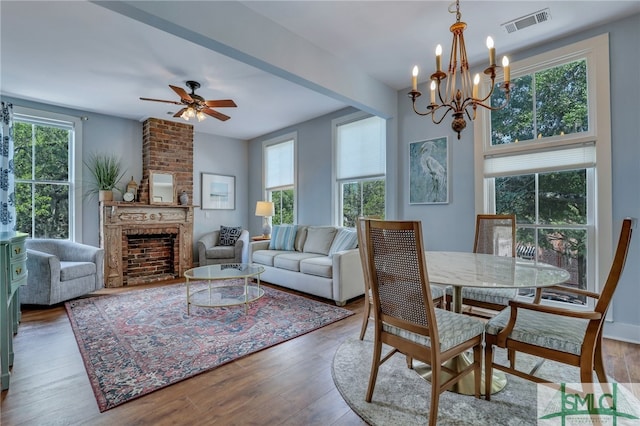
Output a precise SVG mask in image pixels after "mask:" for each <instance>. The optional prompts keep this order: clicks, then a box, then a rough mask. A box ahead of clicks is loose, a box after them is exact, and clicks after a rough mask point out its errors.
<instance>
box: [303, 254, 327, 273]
mask: <svg viewBox="0 0 640 426" xmlns="http://www.w3.org/2000/svg"><path fill="white" fill-rule="evenodd" d="M300 272H302V273H303V274H309V275H317V276H319V277H325V278H331V277H332V276H333V261H332V260H331V258H330V257H328V256H318V257H312V258H310V259H304V260H301V261H300Z"/></svg>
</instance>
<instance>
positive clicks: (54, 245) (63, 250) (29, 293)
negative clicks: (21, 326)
mask: <svg viewBox="0 0 640 426" xmlns="http://www.w3.org/2000/svg"><path fill="white" fill-rule="evenodd" d="M26 247H27V270H28V278H27V285H26V286H24V287H22V288H21V289H20V303H21V304H31V305H55V304H56V303H60V302H64V301H66V300H70V299H73V298H76V297H79V296H84V295H85V294H88V293H91V292H94V291H96V290H99V289H101V288H103V287H104V250H103V249H101V248H98V247H94V246H90V245H86V244H80V243H76V242H73V241H68V240H55V239H37V238H36V239H27V241H26Z"/></svg>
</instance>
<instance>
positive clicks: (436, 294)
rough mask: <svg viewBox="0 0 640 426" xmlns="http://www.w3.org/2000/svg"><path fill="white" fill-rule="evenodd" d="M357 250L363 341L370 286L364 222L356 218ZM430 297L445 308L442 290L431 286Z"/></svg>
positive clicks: (367, 317)
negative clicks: (360, 268)
mask: <svg viewBox="0 0 640 426" xmlns="http://www.w3.org/2000/svg"><path fill="white" fill-rule="evenodd" d="M357 226H358V248H359V250H360V261H361V262H362V272H363V275H364V312H363V314H362V327H361V328H360V340H363V339H364V335H365V334H366V333H367V326H368V325H369V319H370V318H371V306H372V303H373V301H372V299H371V286H370V285H369V278H368V274H369V266H368V265H367V264H366V254H365V252H364V248H365V247H366V244H367V242H366V239H367V236H366V234H365V232H364V220H363V218H358V223H357ZM431 297H432V298H433V302H434V303H435V305H436V306H437V307H439V308H443V307H444V306H445V303H446V301H445V292H444V289H443V288H442V287H440V286H437V285H432V286H431Z"/></svg>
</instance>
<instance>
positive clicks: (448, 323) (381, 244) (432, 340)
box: [358, 219, 484, 426]
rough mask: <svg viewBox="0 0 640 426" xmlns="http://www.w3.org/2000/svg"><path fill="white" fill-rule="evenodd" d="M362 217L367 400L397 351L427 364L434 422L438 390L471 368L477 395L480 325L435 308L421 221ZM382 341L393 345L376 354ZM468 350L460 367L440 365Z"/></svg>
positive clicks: (470, 371) (360, 227)
mask: <svg viewBox="0 0 640 426" xmlns="http://www.w3.org/2000/svg"><path fill="white" fill-rule="evenodd" d="M363 222H364V225H362V226H359V227H358V231H359V232H361V233H364V238H363V239H362V241H363V242H364V243H365V247H364V250H363V253H364V256H365V259H366V260H365V262H364V265H365V266H366V267H368V271H369V272H368V278H369V284H370V286H371V299H372V302H373V317H374V330H375V337H374V348H373V361H372V364H371V374H370V376H369V385H368V388H367V394H366V397H365V400H366V401H367V402H371V400H372V397H373V391H374V388H375V384H376V378H377V376H378V368H379V367H380V365H381V364H383V363H384V362H385V361H387V360H388V359H389V358H390V357H391V356H392V355H393V354H395V353H398V352H399V353H401V354H404V355H405V357H406V359H407V366H408V367H409V368H411V366H412V364H413V359H416V360H418V361H421V362H424V363H426V364H429V365H430V366H431V369H432V376H431V401H430V408H429V425H431V426H435V424H436V421H437V416H438V402H439V399H440V394H441V393H442V392H444V391H445V390H447V389H448V388H449V387H451V386H452V385H453V384H454V383H456V382H458V381H459V380H460V379H461V378H462V377H463V376H465V375H466V374H469V373H472V372H474V373H475V383H474V384H475V396H476V398H479V397H480V375H481V361H480V359H481V356H482V349H481V348H482V334H483V329H484V325H483V323H482V322H481V321H479V320H477V319H475V318H472V317H469V316H466V315H461V314H457V313H454V312H450V311H447V310H444V309H437V308H435V306H434V302H433V297H432V294H431V288H430V286H429V278H428V276H427V265H426V261H425V255H424V248H423V244H422V227H421V224H420V222H415V221H376V220H369V219H364V220H363ZM383 343H384V344H386V345H388V346H391V348H392V349H391V350H390V352H389V353H388V354H386V355H385V356H384V358H381V353H382V344H383ZM470 349H473V358H474V361H473V363H472V364H471V365H469V366H468V367H466V368H464V369H463V370H462V371H460V372H455V371H452V370H450V369H449V368H447V367H444V366H443V365H442V364H443V363H444V362H445V361H447V360H449V359H451V358H453V357H455V356H457V355H460V354H462V353H463V352H465V351H467V350H470ZM445 372H446V373H448V374H449V375H451V377H450V378H449V379H446V380H445V378H444V377H443V374H442V373H445ZM441 381H442V383H441ZM425 383H427V382H425Z"/></svg>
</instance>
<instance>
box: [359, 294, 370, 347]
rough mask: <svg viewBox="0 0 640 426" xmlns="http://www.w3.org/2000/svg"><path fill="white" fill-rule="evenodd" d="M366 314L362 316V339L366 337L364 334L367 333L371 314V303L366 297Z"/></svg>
mask: <svg viewBox="0 0 640 426" xmlns="http://www.w3.org/2000/svg"><path fill="white" fill-rule="evenodd" d="M364 303H365V306H364V314H363V315H364V316H363V317H362V328H361V329H360V340H363V339H364V335H365V334H366V333H367V325H368V324H369V316H370V315H371V303H369V298H368V297H365V300H364Z"/></svg>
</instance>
